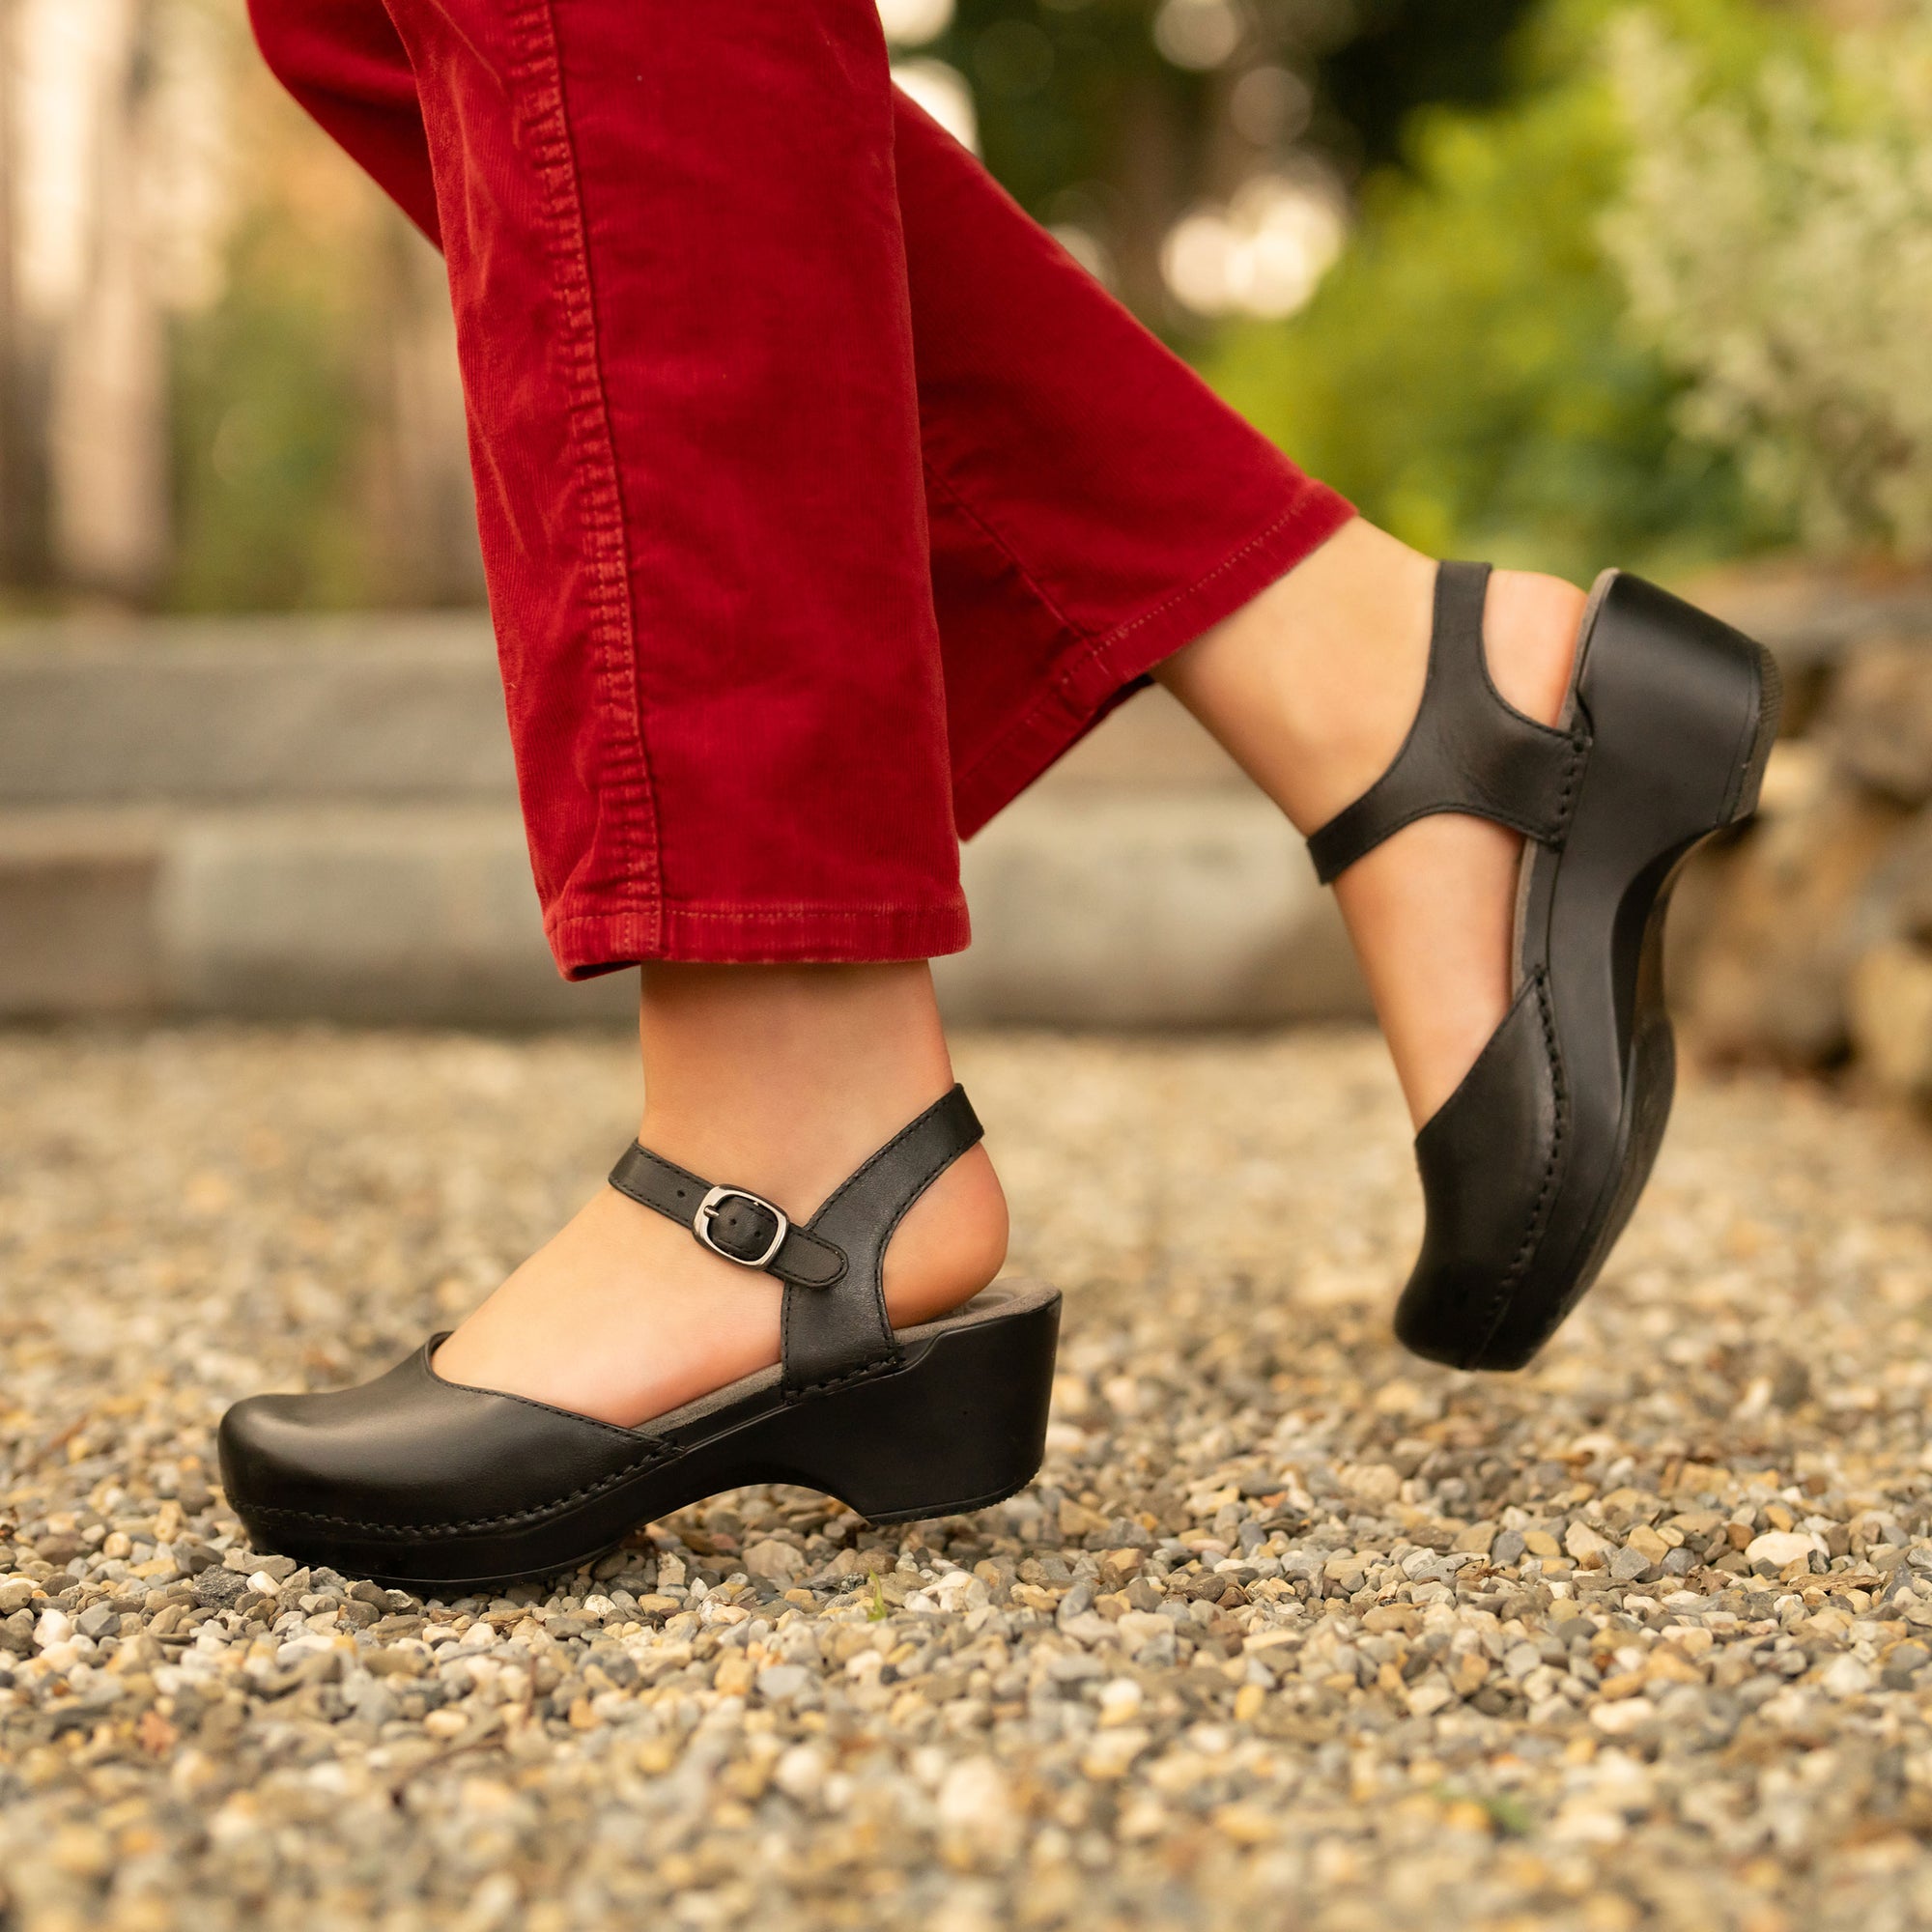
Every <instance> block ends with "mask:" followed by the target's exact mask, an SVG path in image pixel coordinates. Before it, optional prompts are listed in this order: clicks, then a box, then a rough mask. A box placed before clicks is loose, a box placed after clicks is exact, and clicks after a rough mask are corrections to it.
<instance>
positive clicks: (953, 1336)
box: [221, 1087, 1060, 1596]
mask: <svg viewBox="0 0 1932 1932" xmlns="http://www.w3.org/2000/svg"><path fill="white" fill-rule="evenodd" d="M979 1139H980V1122H979V1121H978V1119H977V1118H976V1117H975V1116H974V1113H973V1108H972V1104H971V1102H969V1101H968V1100H967V1098H966V1094H965V1090H964V1089H963V1088H960V1087H955V1088H953V1090H952V1093H951V1094H948V1095H947V1096H946V1097H945V1098H944V1099H943V1100H940V1101H939V1102H937V1103H936V1104H935V1105H934V1106H932V1107H930V1108H928V1109H927V1110H926V1112H925V1113H923V1114H922V1115H921V1116H920V1117H919V1119H918V1120H916V1121H914V1122H912V1124H911V1125H910V1126H908V1127H906V1128H905V1129H904V1131H903V1132H901V1133H900V1134H898V1135H897V1136H896V1137H895V1139H894V1140H892V1141H891V1142H889V1143H888V1144H887V1145H886V1146H885V1147H883V1148H881V1149H880V1150H879V1151H878V1152H877V1153H875V1154H873V1155H872V1157H871V1158H870V1159H869V1160H867V1162H866V1164H865V1165H864V1166H863V1167H862V1168H860V1169H859V1171H858V1172H857V1173H856V1174H854V1175H853V1176H852V1177H851V1179H849V1180H847V1181H845V1182H844V1183H843V1185H842V1186H840V1187H839V1188H838V1191H837V1192H836V1193H835V1194H834V1195H833V1196H832V1197H831V1199H830V1200H828V1201H827V1202H826V1203H825V1205H824V1206H823V1207H822V1208H820V1209H819V1210H818V1212H817V1213H816V1214H814V1215H813V1216H812V1217H811V1219H810V1222H808V1223H806V1224H805V1225H804V1226H802V1227H801V1226H799V1225H797V1224H796V1223H794V1222H792V1221H791V1220H789V1219H788V1218H787V1217H786V1215H785V1214H784V1213H783V1212H782V1211H781V1209H780V1208H777V1207H775V1206H774V1205H773V1204H772V1203H771V1202H769V1201H767V1200H765V1199H763V1198H762V1197H761V1196H759V1195H757V1194H754V1193H753V1192H752V1191H751V1190H750V1189H749V1188H743V1187H714V1186H713V1185H711V1183H710V1182H708V1181H705V1180H700V1179H698V1178H697V1176H696V1175H694V1174H690V1173H687V1172H686V1171H685V1170H684V1169H683V1168H681V1167H677V1166H674V1165H673V1164H672V1163H671V1162H669V1161H668V1160H665V1159H663V1158H662V1157H661V1156H659V1155H657V1154H654V1153H651V1152H649V1151H646V1150H645V1149H643V1148H641V1147H637V1146H633V1147H632V1148H630V1149H629V1150H628V1151H627V1152H626V1153H625V1154H624V1156H623V1158H622V1159H621V1160H620V1161H618V1163H617V1165H616V1168H615V1169H614V1170H613V1172H612V1173H611V1185H612V1186H614V1187H616V1188H618V1189H619V1190H621V1191H622V1192H623V1193H625V1194H628V1195H629V1196H630V1197H631V1198H632V1199H633V1200H635V1201H639V1202H641V1203H643V1205H644V1206H645V1207H647V1208H655V1209H657V1211H658V1212H659V1213H661V1214H665V1215H668V1216H669V1218H670V1219H672V1220H674V1221H678V1222H681V1223H682V1224H683V1225H685V1226H686V1227H688V1228H689V1229H690V1230H691V1232H692V1235H693V1236H694V1238H696V1240H698V1241H700V1242H702V1243H703V1245H704V1246H705V1247H707V1248H709V1249H711V1251H712V1252H713V1253H714V1254H719V1255H722V1256H724V1257H725V1260H726V1261H731V1262H736V1263H738V1264H740V1265H741V1266H744V1267H751V1268H761V1269H763V1270H764V1271H765V1272H766V1273H767V1274H771V1275H775V1276H777V1277H778V1279H779V1280H780V1281H781V1282H782V1283H783V1284H784V1310H783V1318H782V1326H781V1336H782V1342H781V1347H782V1360H781V1363H780V1365H779V1366H778V1367H777V1368H773V1369H765V1370H761V1371H760V1372H759V1373H757V1374H756V1375H752V1376H747V1377H745V1378H742V1379H741V1380H738V1381H735V1382H732V1383H730V1384H728V1385H727V1386H726V1387H725V1388H721V1389H717V1390H714V1391H713V1392H712V1393H711V1394H710V1395H707V1396H702V1397H700V1398H699V1399H698V1400H697V1401H696V1402H692V1403H688V1404H686V1405H685V1406H683V1407H682V1408H677V1409H673V1410H671V1411H670V1412H669V1413H668V1414H666V1415H660V1416H657V1417H656V1418H654V1419H653V1420H652V1421H651V1422H650V1424H649V1425H648V1426H647V1427H645V1428H641V1429H620V1428H617V1427H616V1426H614V1425H613V1424H611V1423H608V1422H599V1421H596V1420H594V1419H593V1418H591V1417H589V1416H584V1415H575V1414H572V1413H571V1412H569V1411H568V1410H566V1409H560V1408H553V1407H551V1406H548V1405H546V1404H544V1403H540V1402H530V1401H527V1400H526V1399H525V1398H524V1397H522V1396H515V1395H503V1394H499V1393H497V1392H496V1391H494V1390H490V1389H478V1388H469V1387H467V1386H465V1385H463V1384H461V1383H457V1382H450V1381H445V1380H444V1379H443V1378H441V1377H440V1376H439V1375H438V1374H437V1373H436V1370H435V1367H434V1366H433V1358H434V1356H435V1354H436V1350H437V1348H438V1346H439V1344H440V1342H441V1341H442V1339H443V1338H442V1336H441V1335H435V1336H432V1337H431V1338H430V1340H429V1341H427V1342H426V1343H424V1344H423V1346H422V1347H421V1348H420V1349H419V1350H416V1352H415V1353H414V1354H413V1355H412V1356H410V1357H409V1359H408V1360H407V1361H404V1362H401V1363H399V1364H398V1365H397V1366H396V1367H395V1368H393V1369H391V1370H390V1371H389V1372H388V1374H387V1375H385V1376H382V1377H380V1378H377V1379H376V1380H375V1381H372V1382H365V1383H363V1384H362V1385H361V1386H360V1387H358V1388H349V1389H341V1390H337V1391H334V1392H332V1393H329V1394H324V1395H259V1396H251V1397H250V1398H249V1399H248V1400H247V1401H245V1402H241V1403H237V1404H236V1406H234V1407H233V1408H231V1409H230V1410H229V1411H228V1413H227V1414H226V1415H225V1416H224V1417H223V1418H222V1422H221V1478H222V1483H223V1486H224V1487H225V1489H226V1491H227V1493H228V1500H229V1503H230V1505H231V1506H232V1507H233V1509H234V1511H235V1513H236V1515H237V1516H239V1517H240V1518H241V1522H242V1524H243V1526H244V1527H245V1528H246V1530H247V1532H248V1535H249V1537H250V1539H251V1540H252V1542H253V1543H254V1544H255V1546H256V1548H262V1549H272V1550H279V1551H281V1552H282V1553H284V1554H286V1555H289V1556H293V1557H296V1558H297V1559H298V1561H300V1562H303V1563H310V1564H318V1565H324V1564H326V1565H327V1566H328V1567H329V1568H330V1569H334V1570H339V1571H341V1572H343V1573H344V1574H345V1575H348V1576H353V1577H373V1578H375V1579H376V1580H377V1581H379V1582H382V1583H385V1584H396V1585H401V1586H403V1587H406V1588H409V1589H412V1590H419V1591H424V1592H429V1591H434V1592H436V1593H438V1594H440V1595H443V1596H457V1595H466V1594H469V1593H470V1592H473V1591H476V1590H481V1589H486V1588H495V1587H497V1586H498V1585H501V1584H505V1583H511V1582H516V1581H519V1580H522V1579H525V1578H529V1577H548V1576H553V1575H555V1574H556V1573H558V1572H560V1571H565V1570H571V1569H574V1568H576V1567H577V1566H578V1565H579V1564H582V1563H588V1562H591V1561H593V1560H595V1559H596V1558H597V1557H600V1556H602V1555H603V1554H604V1553H605V1552H606V1551H607V1550H609V1549H611V1548H612V1547H613V1546H614V1545H615V1544H617V1543H618V1542H620V1541H621V1540H622V1539H623V1538H624V1537H625V1536H627V1535H629V1534H630V1533H631V1532H632V1531H633V1530H635V1529H637V1528H638V1527H639V1525H640V1524H642V1523H645V1522H648V1521H650V1520H653V1519H654V1518H657V1517H661V1516H665V1515H667V1514H668V1513H669V1512H670V1511H672V1510H676V1509H682V1508H683V1507H684V1506H685V1505H686V1504H688V1503H693V1502H696V1501H698V1500H699V1499H700V1498H702V1497H704V1496H708V1495H713V1494H715V1493H716V1492H718V1491H720V1490H728V1489H735V1488H737V1487H738V1486H739V1485H741V1484H745V1483H800V1484H803V1485H805V1486H806V1487H807V1488H810V1489H815V1490H822V1491H825V1492H828V1493H829V1494H832V1495H834V1496H837V1497H838V1498H839V1499H840V1500H841V1501H843V1502H845V1503H847V1504H849V1505H850V1506H851V1507H852V1508H853V1509H855V1510H857V1511H858V1512H859V1514H860V1515H861V1516H864V1517H867V1518H869V1519H870V1520H872V1521H874V1522H895V1521H903V1520H910V1519H915V1518H923V1517H935V1516H951V1515H954V1514H957V1513H959V1512H961V1511H965V1510H974V1509H980V1508H982V1507H983V1506H984V1505H986V1504H987V1503H993V1502H998V1501H999V1500H1000V1499H1001V1498H1002V1497H1003V1496H1009V1495H1011V1494H1012V1493H1013V1492H1015V1491H1017V1490H1020V1489H1023V1488H1024V1487H1025V1486H1026V1485H1027V1484H1028V1483H1029V1482H1030V1481H1031V1480H1032V1479H1033V1476H1034V1474H1035V1472H1036V1471H1037V1469H1038V1467H1039V1463H1040V1457H1041V1454H1042V1452H1043V1449H1044V1445H1045V1439H1046V1413H1047V1403H1048V1398H1049V1396H1050V1393H1051V1390H1052V1383H1053V1362H1054V1349H1055V1343H1056V1340H1057V1337H1058V1333H1059V1327H1060V1295H1059V1293H1058V1292H1057V1291H1056V1290H1054V1289H1051V1288H1047V1287H1044V1286H1042V1285H1040V1284H1038V1283H1033V1282H1020V1281H1000V1282H996V1283H994V1285H993V1286H992V1287H991V1288H988V1289H986V1290H984V1291H983V1292H982V1293H980V1294H978V1295H976V1296H975V1297H974V1298H973V1299H972V1300H971V1301H969V1302H967V1303H966V1305H965V1306H964V1307H962V1308H960V1309H958V1310H956V1311H955V1312H954V1313H953V1314H952V1315H949V1316H947V1317H945V1318H944V1319H943V1320H941V1321H927V1322H923V1323H921V1324H920V1325H919V1326H917V1327H913V1328H902V1329H898V1330H895V1329H894V1328H893V1326H892V1324H891V1322H890V1321H888V1319H887V1315H886V1304H885V1293H884V1287H883V1279H882V1276H883V1268H884V1264H885V1254H886V1246H887V1243H888V1242H889V1241H890V1240H891V1239H892V1236H893V1232H894V1230H895V1228H896V1227H897V1226H898V1224H899V1222H900V1220H901V1219H902V1218H903V1217H904V1215H905V1213H906V1211H907V1209H908V1208H911V1207H912V1205H913V1203H914V1202H915V1201H917V1200H918V1199H919V1197H920V1196H921V1195H922V1194H923V1193H924V1192H925V1190H926V1188H927V1187H929V1186H930V1185H931V1184H932V1182H933V1181H934V1180H935V1179H938V1177H939V1176H940V1175H941V1174H943V1173H944V1172H945V1171H946V1169H947V1168H949V1167H950V1166H951V1165H952V1163H953V1162H954V1161H955V1160H957V1159H958V1158H959V1156H960V1155H961V1154H963V1153H964V1152H965V1151H967V1150H968V1149H969V1148H971V1147H973V1146H974V1145H975V1144H976V1143H977V1142H978V1141H979Z"/></svg>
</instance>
